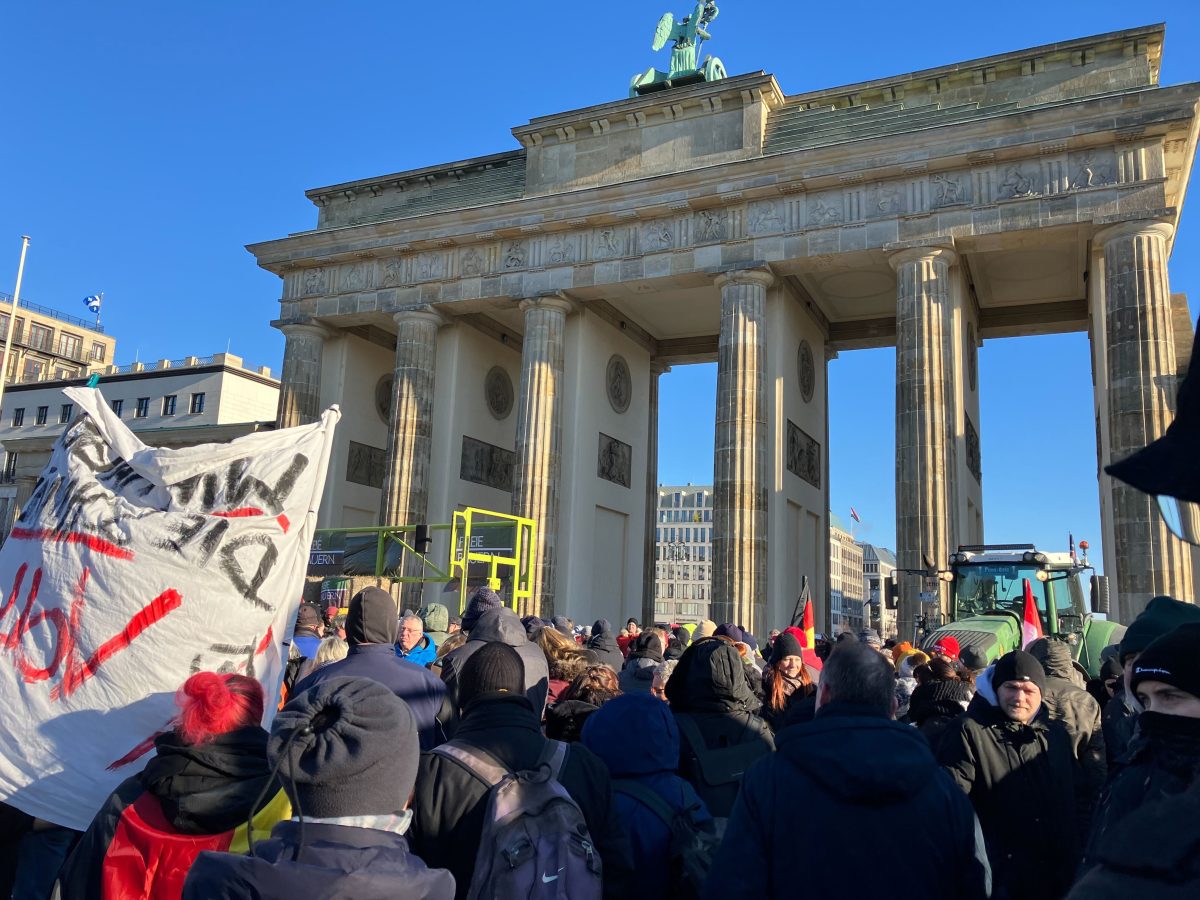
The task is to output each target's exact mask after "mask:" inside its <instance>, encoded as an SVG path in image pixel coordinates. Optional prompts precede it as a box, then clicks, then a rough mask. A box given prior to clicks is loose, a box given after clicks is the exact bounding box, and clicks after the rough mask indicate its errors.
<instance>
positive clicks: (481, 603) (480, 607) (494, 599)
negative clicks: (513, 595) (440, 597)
mask: <svg viewBox="0 0 1200 900" xmlns="http://www.w3.org/2000/svg"><path fill="white" fill-rule="evenodd" d="M503 605H504V601H503V600H502V599H501V598H500V595H499V594H497V593H496V592H495V591H493V590H491V589H490V588H485V587H481V588H476V589H475V593H473V594H471V596H470V597H469V598H468V600H467V608H466V609H465V610H463V614H462V630H463V631H465V632H467V634H470V633H471V629H473V628H474V627H475V623H476V622H478V621H479V617H480V616H482V615H483V614H484V613H485V612H487V611H488V610H489V609H499V608H500V607H502V606H503Z"/></svg>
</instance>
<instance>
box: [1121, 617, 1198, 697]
mask: <svg viewBox="0 0 1200 900" xmlns="http://www.w3.org/2000/svg"><path fill="white" fill-rule="evenodd" d="M1143 681H1161V682H1162V683H1163V684H1169V685H1172V686H1173V687H1177V688H1179V689H1180V690H1181V691H1186V692H1187V693H1189V694H1191V695H1193V696H1194V697H1200V623H1197V622H1192V623H1189V624H1187V625H1180V626H1179V627H1178V628H1176V629H1175V630H1174V631H1171V632H1169V633H1167V634H1164V635H1163V636H1162V637H1160V638H1159V639H1158V640H1156V641H1154V642H1153V643H1152V644H1150V646H1149V647H1147V648H1146V649H1145V650H1143V651H1142V655H1141V656H1139V657H1138V658H1137V662H1135V663H1134V664H1133V674H1132V675H1130V677H1129V684H1130V687H1132V688H1133V689H1134V690H1137V686H1138V685H1139V684H1141V683H1142V682H1143Z"/></svg>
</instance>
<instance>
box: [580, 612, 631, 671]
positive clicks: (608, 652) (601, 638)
mask: <svg viewBox="0 0 1200 900" xmlns="http://www.w3.org/2000/svg"><path fill="white" fill-rule="evenodd" d="M586 646H587V649H588V650H590V651H591V652H592V655H593V656H594V657H595V660H596V662H598V663H601V664H602V665H606V666H608V667H609V668H610V669H612V670H613V671H614V672H620V671H621V666H623V665H624V664H625V654H623V653H622V652H621V648H620V647H618V646H617V637H616V635H614V634H613V630H612V625H610V624H609V622H608V619H597V620H596V624H595V625H593V626H592V636H591V637H590V638H588V640H587V645H586Z"/></svg>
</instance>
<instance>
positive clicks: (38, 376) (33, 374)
mask: <svg viewBox="0 0 1200 900" xmlns="http://www.w3.org/2000/svg"><path fill="white" fill-rule="evenodd" d="M45 372H46V361H45V360H44V359H38V358H37V357H34V356H27V357H25V378H24V380H25V381H41V380H42V375H43V374H45Z"/></svg>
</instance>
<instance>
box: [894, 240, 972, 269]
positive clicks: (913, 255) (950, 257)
mask: <svg viewBox="0 0 1200 900" xmlns="http://www.w3.org/2000/svg"><path fill="white" fill-rule="evenodd" d="M883 252H884V253H886V254H887V261H888V265H890V266H891V267H892V270H893V271H897V272H898V271H900V267H901V266H906V265H908V264H909V263H914V262H919V261H920V260H923V259H937V260H941V261H942V262H944V263H945V264H946V265H947V266H952V265H954V264H955V263H956V262H958V254H957V253H955V252H954V242H953V241H947V242H945V243H942V242H938V243H924V244H915V245H914V244H907V243H897V244H887V245H886V246H885V247H884V248H883Z"/></svg>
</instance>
